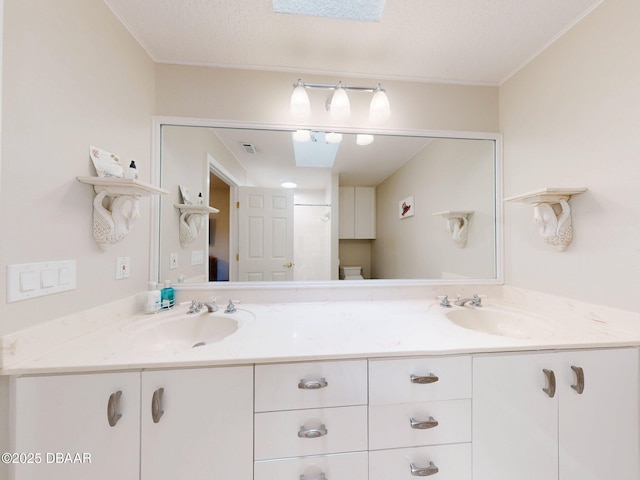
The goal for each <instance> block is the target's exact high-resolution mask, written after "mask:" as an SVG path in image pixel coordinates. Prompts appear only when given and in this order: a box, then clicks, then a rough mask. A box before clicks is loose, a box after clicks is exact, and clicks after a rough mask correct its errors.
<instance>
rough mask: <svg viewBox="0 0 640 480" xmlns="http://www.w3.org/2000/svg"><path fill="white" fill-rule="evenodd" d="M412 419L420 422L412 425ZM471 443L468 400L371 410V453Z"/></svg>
mask: <svg viewBox="0 0 640 480" xmlns="http://www.w3.org/2000/svg"><path fill="white" fill-rule="evenodd" d="M412 419H414V420H416V421H418V422H421V423H418V424H415V425H414V426H412V425H411V420H412ZM414 423H415V422H414ZM420 427H422V428H420ZM470 441H471V400H469V399H464V400H444V401H439V402H422V403H400V404H395V405H374V406H371V407H370V408H369V449H370V450H379V449H383V448H396V447H415V446H420V445H437V444H446V443H463V442H470Z"/></svg>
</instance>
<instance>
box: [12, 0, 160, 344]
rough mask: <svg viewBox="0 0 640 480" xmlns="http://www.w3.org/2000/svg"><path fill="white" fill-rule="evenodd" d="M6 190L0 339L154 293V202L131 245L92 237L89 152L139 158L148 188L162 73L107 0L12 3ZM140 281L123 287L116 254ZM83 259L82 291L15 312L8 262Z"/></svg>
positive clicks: (145, 205)
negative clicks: (148, 289)
mask: <svg viewBox="0 0 640 480" xmlns="http://www.w3.org/2000/svg"><path fill="white" fill-rule="evenodd" d="M3 43H4V45H3V46H4V52H3V55H4V62H3V74H4V75H3V85H2V109H3V110H2V174H1V181H2V184H1V186H0V208H1V211H0V225H2V227H0V228H1V229H2V233H1V238H2V249H1V251H0V264H1V265H2V266H3V270H2V272H1V274H0V334H2V333H5V332H9V331H14V330H17V329H20V328H24V327H27V326H29V325H32V324H36V323H39V322H44V321H46V320H50V319H52V318H57V317H60V316H63V315H66V314H69V313H73V312H76V311H81V310H86V309H87V308H91V307H95V306H97V305H100V304H104V303H107V302H110V301H114V300H116V299H119V298H123V297H126V296H129V295H132V294H134V293H136V292H139V291H142V290H144V289H145V285H146V281H147V278H148V275H149V258H148V257H149V254H148V251H149V215H148V210H149V199H142V200H141V202H140V203H141V204H140V213H141V218H140V220H139V221H138V223H137V224H136V226H135V227H134V229H133V231H132V232H131V234H130V235H129V237H128V238H127V239H126V240H125V241H124V242H123V243H122V244H119V245H116V246H113V247H111V248H108V249H107V250H106V251H101V250H100V249H99V247H98V245H97V244H96V243H95V241H94V240H93V238H92V211H93V207H92V201H93V198H94V195H95V194H94V192H93V189H92V187H90V186H88V185H85V184H81V183H80V182H78V181H77V180H76V176H78V175H95V171H94V169H93V166H92V164H91V161H90V158H89V145H95V146H98V147H100V148H103V149H105V150H108V151H111V152H114V153H117V154H119V155H121V157H122V158H123V160H125V161H128V160H130V159H135V160H136V164H137V165H138V169H139V171H140V172H141V177H142V179H143V180H147V181H148V180H149V178H150V177H149V167H150V144H151V123H150V118H151V115H152V114H153V109H154V92H155V88H154V83H155V79H154V65H153V62H152V61H151V60H150V58H149V57H148V56H147V54H146V53H145V52H144V50H143V49H142V48H141V47H140V46H139V45H138V44H137V43H136V42H135V41H134V39H133V38H132V37H131V36H130V35H129V33H128V32H127V31H126V30H125V28H124V27H123V26H122V25H121V24H120V22H119V21H118V20H117V19H116V18H115V17H114V16H113V15H112V13H111V11H110V10H109V9H108V8H107V7H106V6H105V4H104V3H103V2H102V1H100V0H56V1H55V2H52V1H50V0H6V1H5V8H4V32H3ZM118 256H129V257H131V278H129V279H125V280H118V281H116V280H115V267H116V257H118ZM62 259H76V260H77V262H78V263H77V265H78V271H77V275H78V288H77V289H76V290H74V291H71V292H66V293H60V294H57V295H51V296H48V297H40V298H37V299H32V300H27V301H22V302H16V303H11V304H7V303H6V296H5V295H6V279H5V270H4V266H5V265H10V264H18V263H29V262H41V261H48V260H62Z"/></svg>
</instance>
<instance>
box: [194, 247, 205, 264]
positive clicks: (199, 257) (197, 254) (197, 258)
mask: <svg viewBox="0 0 640 480" xmlns="http://www.w3.org/2000/svg"><path fill="white" fill-rule="evenodd" d="M203 263H204V252H203V251H202V250H192V251H191V265H202V264H203Z"/></svg>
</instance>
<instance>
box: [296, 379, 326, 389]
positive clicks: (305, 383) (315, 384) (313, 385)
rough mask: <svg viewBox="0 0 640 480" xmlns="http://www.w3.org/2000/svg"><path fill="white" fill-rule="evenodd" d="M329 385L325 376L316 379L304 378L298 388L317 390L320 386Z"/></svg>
mask: <svg viewBox="0 0 640 480" xmlns="http://www.w3.org/2000/svg"><path fill="white" fill-rule="evenodd" d="M327 385H329V382H327V379H326V378H324V377H321V378H318V379H315V380H305V379H304V378H303V379H301V380H300V383H298V388H299V389H300V390H317V389H319V388H324V387H326V386H327Z"/></svg>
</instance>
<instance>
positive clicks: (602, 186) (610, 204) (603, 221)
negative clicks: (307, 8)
mask: <svg viewBox="0 0 640 480" xmlns="http://www.w3.org/2000/svg"><path fill="white" fill-rule="evenodd" d="M639 19H640V2H638V0H607V1H606V2H603V4H602V5H600V6H599V7H598V8H597V9H596V10H594V11H593V12H592V13H591V14H590V15H589V16H588V17H586V18H585V19H584V20H583V21H581V22H580V23H579V24H577V25H576V26H575V27H574V28H573V29H572V30H571V31H569V32H568V33H567V34H566V35H564V36H563V37H562V38H561V39H560V40H559V41H557V42H556V43H555V44H553V45H552V46H551V47H550V48H548V49H547V50H546V51H544V52H543V53H542V54H541V55H539V56H538V57H537V58H536V59H535V60H533V61H532V62H531V63H530V64H528V65H527V66H526V67H525V68H524V69H522V70H521V71H520V72H519V73H518V74H516V75H515V76H513V77H512V78H511V79H509V80H508V81H507V82H506V83H504V84H503V85H502V87H501V88H500V129H501V130H502V132H503V133H504V160H505V196H507V197H508V196H512V195H518V194H521V193H525V192H528V191H531V190H535V189H538V188H542V187H587V188H588V189H589V191H588V192H586V193H583V194H581V195H578V196H576V197H574V198H573V199H572V200H571V207H572V215H573V229H574V240H573V243H572V245H570V246H569V248H568V249H567V250H566V251H564V252H557V251H554V250H553V249H551V248H550V247H548V246H547V245H546V244H545V242H544V241H543V240H542V238H541V237H539V236H538V234H537V230H536V226H535V224H534V222H533V212H532V208H531V206H528V205H524V204H510V203H507V204H505V221H506V251H505V265H506V272H505V276H506V283H507V284H510V285H513V286H517V287H522V288H529V289H534V290H539V291H543V292H548V293H553V294H558V295H563V296H567V297H571V298H575V299H578V300H584V301H590V302H594V303H599V304H603V305H608V306H613V307H620V308H624V309H628V310H632V311H638V310H639V309H640V306H639V304H638V292H640V194H639V193H638V192H639V191H640V87H639V86H640V48H638V46H639V45H640V29H639V28H638V20H639Z"/></svg>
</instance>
